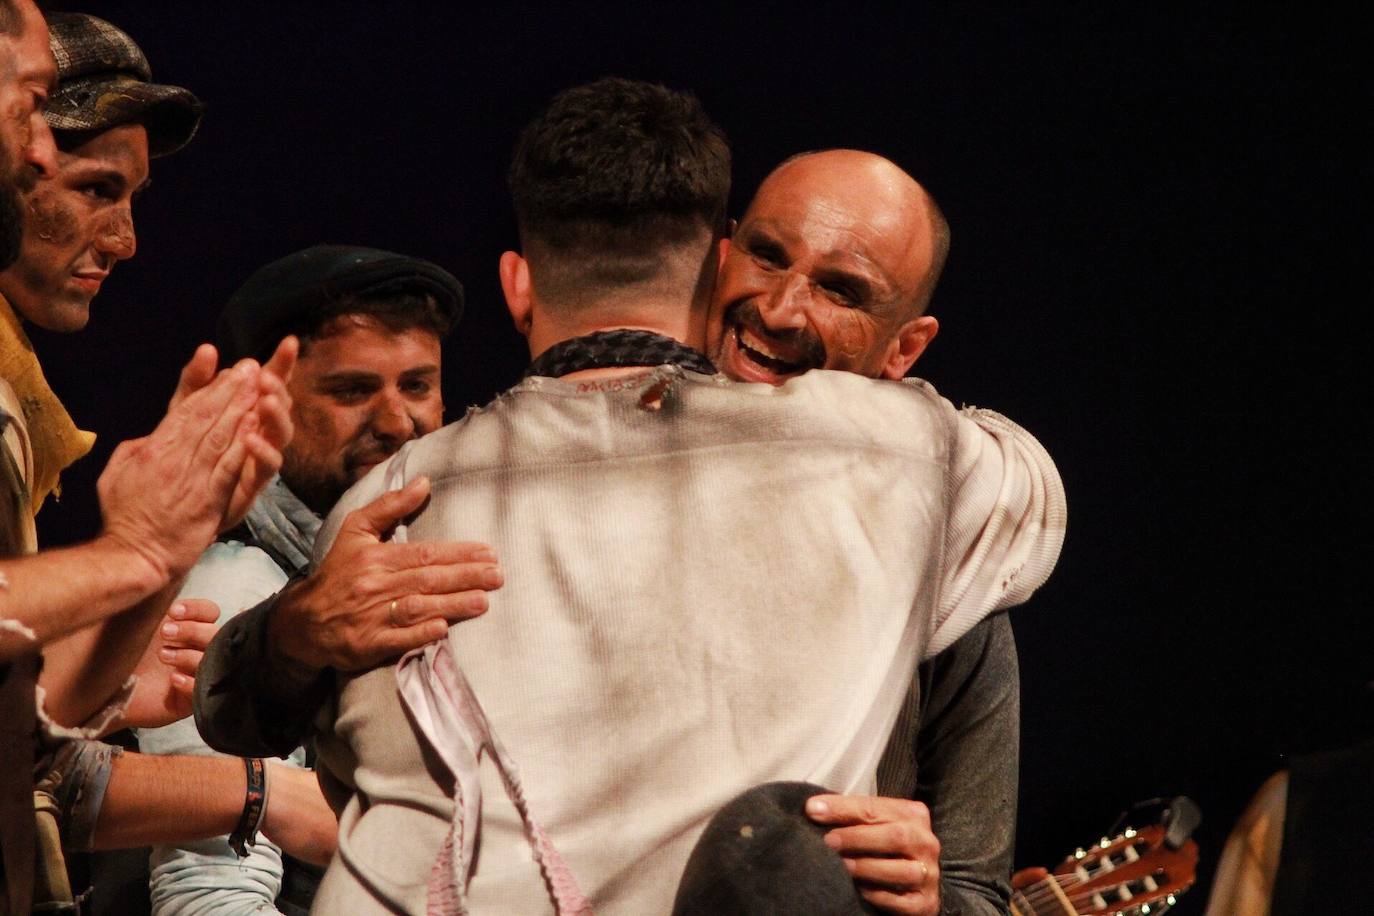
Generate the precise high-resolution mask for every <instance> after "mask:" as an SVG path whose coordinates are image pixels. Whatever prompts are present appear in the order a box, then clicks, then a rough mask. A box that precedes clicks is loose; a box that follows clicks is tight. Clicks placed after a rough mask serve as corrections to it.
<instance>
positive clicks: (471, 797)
mask: <svg viewBox="0 0 1374 916" xmlns="http://www.w3.org/2000/svg"><path fill="white" fill-rule="evenodd" d="M408 455H409V449H408V448H406V449H402V450H401V452H400V453H399V454H397V455H396V457H395V458H393V459H392V461H391V463H390V465H389V466H388V468H387V471H386V489H387V490H399V489H401V487H403V486H405V464H406V458H407V457H408ZM407 535H408V532H407V530H406V526H405V525H400V526H398V527H397V528H396V531H395V532H394V533H393V535H392V540H393V541H396V542H404V541H406V540H407ZM396 683H397V685H398V686H399V688H400V692H401V699H402V700H403V701H404V702H405V704H406V708H407V709H408V710H409V711H410V715H411V718H412V719H413V720H414V721H415V723H416V725H417V726H418V727H419V729H420V731H421V732H422V733H423V734H424V736H425V738H426V740H428V741H429V743H430V746H431V747H432V748H433V749H434V751H435V753H437V754H438V755H439V757H440V759H441V760H443V761H444V764H445V765H446V766H447V767H448V768H449V772H450V773H452V774H453V780H454V797H453V821H452V823H450V825H449V832H448V836H447V838H446V839H445V841H444V846H443V849H441V850H440V852H439V857H438V858H437V859H436V860H435V862H434V868H433V870H432V871H431V872H430V877H429V896H428V901H427V905H426V911H427V913H428V914H429V916H466V914H467V912H468V908H467V881H468V873H469V871H470V870H471V867H472V857H473V853H474V851H475V849H476V846H477V831H476V829H474V828H475V826H476V825H477V824H478V823H479V816H480V813H481V810H482V783H481V779H480V777H479V772H478V767H479V765H480V762H481V759H482V754H483V753H489V754H491V757H492V761H493V762H494V763H495V764H496V767H497V770H498V771H499V772H500V774H501V781H502V783H503V784H504V785H505V788H506V794H507V795H508V796H509V797H510V800H511V802H512V803H514V805H515V808H516V810H517V811H518V812H519V813H520V819H521V821H522V822H523V823H524V826H525V836H526V838H527V839H528V840H529V843H530V845H531V847H533V849H534V858H535V861H536V862H537V863H538V864H539V870H540V872H541V873H542V874H543V876H544V883H545V885H546V886H547V888H548V891H549V896H550V898H551V899H552V900H553V905H554V911H555V912H556V913H557V914H558V916H592V908H591V904H590V903H589V902H588V901H587V898H586V897H585V896H584V895H583V893H582V890H581V888H579V887H578V884H577V878H576V877H575V876H574V875H573V873H572V870H571V869H570V868H568V866H567V863H566V862H564V861H563V857H562V856H561V855H560V854H559V852H558V850H557V849H556V848H554V845H553V843H552V841H550V840H549V837H548V834H546V833H545V832H544V829H543V828H542V827H541V826H539V823H538V822H537V821H536V820H535V819H534V815H532V814H531V813H530V809H529V803H528V802H527V801H526V800H525V791H524V788H523V787H522V786H521V784H520V774H519V772H518V771H517V770H516V768H515V763H514V761H512V760H511V758H510V755H509V754H507V753H506V749H505V748H504V747H503V746H502V745H501V742H500V741H499V740H497V738H496V736H495V735H494V734H493V733H492V731H491V727H490V725H489V724H488V723H487V717H486V713H484V712H483V711H482V705H481V704H480V703H479V702H478V701H477V697H476V695H475V694H474V693H473V692H472V686H471V685H470V684H468V680H467V678H466V677H464V676H463V672H462V670H461V669H460V668H459V667H458V663H457V661H456V660H455V659H454V657H453V653H452V652H451V651H450V650H449V644H448V640H447V639H441V640H439V641H438V642H433V643H430V644H429V645H427V646H424V647H423V648H420V649H415V650H413V651H411V652H409V653H407V654H406V655H405V657H403V658H402V659H401V660H400V662H398V663H397V665H396Z"/></svg>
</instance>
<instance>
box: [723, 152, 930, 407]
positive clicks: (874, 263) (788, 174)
mask: <svg viewBox="0 0 1374 916" xmlns="http://www.w3.org/2000/svg"><path fill="white" fill-rule="evenodd" d="M924 201H925V198H924V192H922V191H921V189H920V187H919V185H917V184H916V183H915V182H914V181H913V180H912V179H911V178H910V176H908V175H906V173H905V172H902V171H901V169H899V168H897V167H896V166H895V165H893V164H892V163H891V162H888V161H887V160H886V159H882V158H881V157H878V156H874V155H872V154H869V153H861V152H858V151H854V150H832V151H828V152H825V153H816V154H811V155H809V156H805V157H802V158H799V159H796V160H793V161H790V162H788V163H785V164H784V165H782V166H780V167H779V168H778V169H777V170H776V171H774V172H773V174H772V175H770V176H769V177H768V178H767V179H766V180H765V181H764V183H763V185H762V186H760V188H759V191H758V193H757V194H756V195H755V197H754V201H753V202H752V203H751V204H750V205H749V209H748V211H747V212H746V213H745V214H744V218H743V219H742V220H741V222H740V225H739V228H738V230H736V232H735V235H734V237H733V238H732V239H730V240H729V241H726V242H723V243H722V258H721V263H720V274H719V277H718V280H717V283H716V290H715V296H714V299H713V302H712V309H711V315H710V317H709V324H708V338H709V340H708V346H709V347H710V348H711V349H710V352H711V354H712V356H713V358H714V360H715V363H716V366H717V368H718V369H720V371H721V372H723V373H725V374H726V375H728V376H730V377H731V378H733V379H736V380H738V381H750V382H766V383H769V384H774V385H777V384H782V383H783V382H785V381H786V380H787V379H789V378H793V377H795V376H798V375H801V374H802V373H804V372H806V371H808V370H810V369H836V370H841V371H846V372H854V373H857V374H860V375H865V376H869V377H884V378H901V377H902V375H903V374H905V372H906V370H907V369H908V368H909V367H910V366H911V364H912V363H913V362H915V360H916V358H917V357H918V356H919V355H920V353H921V351H922V350H923V349H924V347H925V344H926V343H928V342H929V340H930V338H932V337H934V335H935V328H936V327H937V325H936V322H935V319H933V318H930V317H928V316H922V315H920V314H919V305H918V303H919V302H920V295H921V291H922V284H923V282H924V281H925V279H926V277H927V276H928V275H929V273H930V269H931V265H932V263H933V257H934V246H933V233H932V230H931V219H930V215H929V212H928V210H927V208H926V205H925V202H924Z"/></svg>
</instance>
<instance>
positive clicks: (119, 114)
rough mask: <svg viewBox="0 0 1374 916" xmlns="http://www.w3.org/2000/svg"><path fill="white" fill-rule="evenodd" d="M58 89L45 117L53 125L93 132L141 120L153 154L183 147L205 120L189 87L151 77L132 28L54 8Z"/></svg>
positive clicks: (52, 24) (59, 128) (52, 30)
mask: <svg viewBox="0 0 1374 916" xmlns="http://www.w3.org/2000/svg"><path fill="white" fill-rule="evenodd" d="M47 19H48V29H49V32H50V34H51V36H52V37H51V40H50V44H51V46H52V54H53V57H54V58H56V59H57V83H58V85H57V91H56V92H55V93H53V95H52V98H51V99H50V100H49V102H48V110H47V111H46V113H45V117H46V118H47V120H48V126H50V127H51V128H52V129H53V130H54V131H79V132H91V131H101V130H108V129H109V128H111V127H117V126H119V125H120V124H128V123H130V122H138V123H139V124H142V125H144V126H145V127H146V128H147V129H148V154H149V155H150V156H153V157H156V156H165V155H167V154H168V153H174V152H176V151H177V150H179V149H181V148H182V147H183V146H185V145H186V144H187V143H188V142H190V140H191V137H193V136H194V135H195V132H196V128H197V127H199V126H200V116H201V113H202V112H203V111H204V106H203V105H201V103H200V100H199V99H197V98H196V97H195V96H194V95H192V94H191V92H190V91H189V90H186V89H183V88H181V87H180V86H164V85H160V84H158V83H154V82H152V78H153V72H152V69H151V68H150V67H149V66H148V59H147V58H146V57H144V56H143V51H142V50H141V49H140V48H139V46H138V45H137V44H135V43H134V40H133V39H132V38H130V37H129V35H128V33H126V32H124V31H123V30H121V29H119V28H117V27H116V26H113V25H111V24H110V23H108V22H106V21H105V20H104V19H99V18H97V17H95V16H90V15H87V14H85V13H49V14H48V16H47Z"/></svg>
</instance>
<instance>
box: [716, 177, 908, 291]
mask: <svg viewBox="0 0 1374 916" xmlns="http://www.w3.org/2000/svg"><path fill="white" fill-rule="evenodd" d="M751 231H763V232H766V233H770V234H773V235H775V236H777V237H778V239H779V240H780V241H785V242H786V241H792V240H796V241H805V242H807V243H808V244H809V245H812V246H817V245H819V246H821V247H822V248H823V249H825V255H826V256H827V257H829V258H832V259H836V260H847V261H851V262H852V263H853V264H854V265H855V266H859V265H867V267H868V268H869V269H871V270H875V271H877V272H879V273H881V274H882V275H883V276H884V277H885V278H886V279H887V280H888V281H889V282H891V283H892V284H893V285H894V286H895V287H898V288H900V289H902V290H904V291H910V290H914V289H915V288H916V286H917V285H919V283H920V281H921V279H922V278H923V277H924V276H925V273H926V271H927V270H928V269H929V268H930V263H931V251H932V238H931V231H930V214H929V213H928V212H927V206H926V203H925V199H924V194H923V192H922V191H921V189H920V186H919V185H917V184H916V183H915V182H914V181H912V180H911V179H910V178H909V177H908V176H907V175H906V174H905V173H904V172H902V171H901V170H900V169H898V168H897V167H896V166H894V165H892V164H891V163H889V162H887V161H886V160H883V159H881V158H879V157H876V156H872V155H870V154H849V151H837V152H836V153H834V154H830V153H817V154H812V155H809V156H805V157H801V158H798V159H795V160H792V161H790V162H788V163H785V164H784V165H782V166H780V167H779V168H778V169H776V170H775V171H774V172H773V173H772V174H771V175H769V176H768V178H767V179H765V180H764V182H763V184H762V185H760V186H759V190H758V193H757V194H756V195H755V196H754V200H753V201H752V202H751V203H750V205H749V209H748V210H747V211H746V212H745V214H744V217H743V219H742V220H741V223H740V228H739V233H738V234H739V236H740V237H742V238H743V237H746V236H747V235H748V234H749V233H750V232H751Z"/></svg>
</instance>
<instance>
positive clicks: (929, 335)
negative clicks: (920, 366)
mask: <svg viewBox="0 0 1374 916" xmlns="http://www.w3.org/2000/svg"><path fill="white" fill-rule="evenodd" d="M939 331H940V322H938V321H936V320H935V319H934V318H932V317H931V316H930V315H921V316H920V317H919V318H913V319H911V320H910V321H908V322H907V323H906V324H904V325H902V327H901V329H900V330H898V331H897V339H896V340H894V341H893V342H892V349H891V350H890V351H889V352H888V354H887V361H886V362H885V363H883V367H882V370H881V371H880V372H879V373H878V375H879V378H890V379H900V378H902V377H903V376H905V375H906V373H907V370H908V369H910V368H911V367H912V366H913V365H914V364H915V362H916V360H918V359H920V358H921V354H922V353H924V352H925V351H926V347H928V346H930V342H931V341H932V340H934V339H935V335H936V334H937V333H939Z"/></svg>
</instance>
